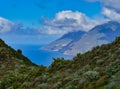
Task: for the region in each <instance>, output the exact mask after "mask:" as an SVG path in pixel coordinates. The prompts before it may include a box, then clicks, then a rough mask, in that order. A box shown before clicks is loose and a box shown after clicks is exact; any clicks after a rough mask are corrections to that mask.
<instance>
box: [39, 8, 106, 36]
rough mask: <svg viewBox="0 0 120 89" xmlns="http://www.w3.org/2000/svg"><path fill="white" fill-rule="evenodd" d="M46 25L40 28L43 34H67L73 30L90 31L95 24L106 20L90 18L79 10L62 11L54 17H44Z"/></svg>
mask: <svg viewBox="0 0 120 89" xmlns="http://www.w3.org/2000/svg"><path fill="white" fill-rule="evenodd" d="M43 22H44V26H43V27H41V28H40V29H39V32H41V33H43V34H50V35H53V34H65V33H68V32H71V31H78V30H81V31H89V30H90V29H91V28H93V27H94V26H96V25H98V24H101V23H103V22H104V21H103V20H101V21H98V20H95V19H90V18H89V17H88V16H86V15H85V14H84V13H81V12H78V11H75V12H73V11H71V10H66V11H61V12H58V13H57V14H56V15H55V18H53V19H44V20H43Z"/></svg>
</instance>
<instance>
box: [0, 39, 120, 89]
mask: <svg viewBox="0 0 120 89" xmlns="http://www.w3.org/2000/svg"><path fill="white" fill-rule="evenodd" d="M0 89H120V37H117V38H116V40H115V41H114V42H113V43H111V44H107V45H102V46H98V47H95V48H93V50H92V51H89V52H86V53H85V54H77V55H76V56H75V57H74V58H73V60H65V59H64V58H56V59H54V60H53V63H52V64H51V65H50V66H49V67H45V66H43V65H40V66H37V65H35V64H33V63H31V62H30V61H29V59H27V58H26V57H24V56H23V55H22V51H21V50H20V49H19V50H17V51H15V50H14V49H12V48H11V47H9V46H7V45H6V44H5V43H4V42H3V41H2V40H0Z"/></svg>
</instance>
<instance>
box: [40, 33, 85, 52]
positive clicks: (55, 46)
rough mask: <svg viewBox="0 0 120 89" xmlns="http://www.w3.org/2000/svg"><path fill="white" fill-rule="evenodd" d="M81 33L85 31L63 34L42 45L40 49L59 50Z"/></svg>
mask: <svg viewBox="0 0 120 89" xmlns="http://www.w3.org/2000/svg"><path fill="white" fill-rule="evenodd" d="M83 34H85V32H83V31H75V32H69V33H67V34H65V35H63V36H62V37H61V38H59V39H57V40H55V41H54V42H52V43H50V44H49V45H47V46H45V47H42V48H41V49H43V50H49V51H60V50H61V49H63V48H64V47H66V46H67V45H68V44H70V43H72V42H74V41H77V40H78V39H80V38H81V36H82V35H83Z"/></svg>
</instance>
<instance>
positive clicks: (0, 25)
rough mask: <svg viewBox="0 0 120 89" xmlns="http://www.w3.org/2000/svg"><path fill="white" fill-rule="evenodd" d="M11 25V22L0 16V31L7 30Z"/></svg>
mask: <svg viewBox="0 0 120 89" xmlns="http://www.w3.org/2000/svg"><path fill="white" fill-rule="evenodd" d="M13 26H14V23H13V22H11V21H9V20H7V19H5V18H2V17H0V33H5V32H9V31H10V30H11V28H12V27H13Z"/></svg>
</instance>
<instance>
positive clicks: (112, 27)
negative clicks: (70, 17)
mask: <svg viewBox="0 0 120 89" xmlns="http://www.w3.org/2000/svg"><path fill="white" fill-rule="evenodd" d="M119 29H120V23H118V22H116V21H109V22H107V23H104V24H101V25H98V26H95V27H94V28H92V29H91V30H90V31H88V32H86V33H84V34H83V35H81V34H80V35H81V38H78V40H77V41H76V40H74V41H72V42H70V43H68V44H67V45H66V46H64V47H61V48H60V49H59V50H56V51H59V52H62V53H64V54H66V55H76V54H77V53H85V52H87V51H89V50H91V49H92V48H93V47H95V46H98V45H102V44H107V43H110V42H112V41H113V40H114V39H115V38H116V37H117V36H120V30H119ZM68 34H69V33H68ZM61 38H62V37H61ZM63 38H64V36H63ZM55 42H56V41H55ZM55 42H53V43H51V44H54V45H56V43H60V42H59V39H58V40H57V42H56V43H55ZM48 46H49V45H48ZM50 46H51V48H52V47H53V48H54V49H55V47H54V46H53V45H50ZM46 47H47V46H45V48H46ZM51 48H50V47H49V48H46V50H47V49H48V50H50V51H54V50H52V49H51Z"/></svg>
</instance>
